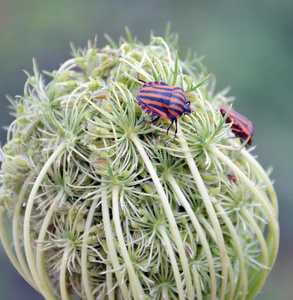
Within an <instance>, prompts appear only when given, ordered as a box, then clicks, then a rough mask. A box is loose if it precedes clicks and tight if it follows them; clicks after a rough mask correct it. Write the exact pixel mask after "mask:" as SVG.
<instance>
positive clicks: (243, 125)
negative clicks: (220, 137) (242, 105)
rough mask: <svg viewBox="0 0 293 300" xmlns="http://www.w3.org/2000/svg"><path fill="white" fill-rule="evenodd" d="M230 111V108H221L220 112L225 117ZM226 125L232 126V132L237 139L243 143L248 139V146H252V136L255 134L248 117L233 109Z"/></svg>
mask: <svg viewBox="0 0 293 300" xmlns="http://www.w3.org/2000/svg"><path fill="white" fill-rule="evenodd" d="M228 111H229V107H226V106H221V107H220V112H221V114H222V116H223V117H224V116H225V115H226V114H227V112H228ZM226 123H233V124H232V127H231V129H232V132H233V133H234V134H235V135H236V137H238V138H240V141H241V142H242V143H243V142H244V141H245V140H246V139H248V138H249V139H248V142H247V144H248V145H251V144H252V136H253V132H254V128H253V124H252V122H251V121H249V120H248V119H247V118H246V117H244V116H243V115H241V114H240V113H238V112H237V111H235V110H233V109H231V110H230V111H229V114H228V116H227V119H226Z"/></svg>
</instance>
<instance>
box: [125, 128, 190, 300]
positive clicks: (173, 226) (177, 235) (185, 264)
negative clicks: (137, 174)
mask: <svg viewBox="0 0 293 300" xmlns="http://www.w3.org/2000/svg"><path fill="white" fill-rule="evenodd" d="M129 138H130V139H131V140H132V141H133V143H134V144H135V146H136V148H137V150H138V152H139V154H140V155H141V157H142V159H143V161H144V164H145V165H146V168H147V169H148V172H149V174H150V176H151V177H152V180H153V183H154V185H155V187H156V189H157V192H158V195H159V196H160V200H161V203H162V205H163V207H164V210H165V213H166V217H167V219H168V222H169V224H170V230H171V232H172V234H173V238H174V242H175V244H176V246H177V250H178V253H179V257H180V260H181V264H182V268H183V272H184V277H185V281H186V288H187V294H188V299H194V287H193V285H192V281H191V278H192V277H191V274H190V269H189V265H188V260H187V257H186V254H185V250H184V246H183V243H182V239H181V236H180V233H179V230H178V227H177V224H176V221H175V218H174V214H173V212H172V209H171V207H170V205H169V202H168V199H167V196H166V194H165V192H164V189H163V186H162V184H161V183H160V179H159V177H158V175H157V172H156V170H155V168H154V167H153V165H152V163H151V161H150V159H149V157H148V156H147V154H146V152H145V150H144V148H143V146H142V144H141V142H140V140H139V138H138V136H137V135H136V134H135V133H134V132H131V133H130V134H129Z"/></svg>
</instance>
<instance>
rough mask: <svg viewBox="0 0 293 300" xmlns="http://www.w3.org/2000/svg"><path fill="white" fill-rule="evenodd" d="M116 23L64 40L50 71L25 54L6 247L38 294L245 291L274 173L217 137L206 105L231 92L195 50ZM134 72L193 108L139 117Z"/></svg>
mask: <svg viewBox="0 0 293 300" xmlns="http://www.w3.org/2000/svg"><path fill="white" fill-rule="evenodd" d="M127 36H128V40H124V39H121V40H120V43H119V45H118V46H117V45H116V44H115V43H114V42H113V41H112V40H111V39H108V42H109V45H108V46H106V47H104V48H97V46H96V42H95V43H93V44H91V43H89V44H88V47H87V48H86V49H75V48H73V49H72V52H73V58H72V59H70V60H68V61H66V62H65V63H64V64H63V65H61V67H60V68H59V70H57V71H53V72H52V73H48V72H47V73H46V74H47V75H49V76H50V77H51V80H50V81H49V83H45V81H44V80H43V79H42V76H41V75H40V74H39V72H38V70H37V67H36V64H35V63H34V74H33V75H29V74H28V80H27V83H26V85H25V89H24V95H23V96H22V97H18V99H17V100H11V103H12V105H13V106H14V110H15V112H16V118H15V120H14V121H13V122H12V124H11V125H10V126H9V129H8V135H7V143H6V145H4V147H3V149H2V150H1V160H2V171H1V182H2V185H1V198H0V204H1V220H0V221H1V222H0V226H1V238H2V243H3V245H4V247H5V249H6V252H7V254H8V255H9V257H10V259H11V261H12V263H13V264H14V266H15V267H16V269H17V270H18V271H19V273H20V274H21V275H22V276H23V277H24V278H25V279H26V280H27V281H28V282H29V283H30V284H31V285H32V286H33V287H34V288H35V289H37V290H38V291H39V292H40V293H41V294H42V295H43V296H44V297H45V298H46V299H56V298H61V299H75V297H80V298H81V299H252V298H254V296H255V295H256V294H257V293H258V292H259V290H260V289H261V287H262V286H263V284H264V282H265V279H266V277H267V275H268V273H269V271H270V269H271V267H272V266H273V263H274V261H275V258H276V255H277V251H278V241H279V229H278V221H277V214H278V212H277V210H278V207H277V199H276V195H275V192H274V189H273V186H272V183H271V181H270V180H269V178H268V175H267V174H266V172H265V171H263V169H262V168H261V167H260V165H259V164H258V163H257V161H256V160H255V159H254V158H253V157H252V156H251V154H250V153H249V152H248V151H247V150H246V149H245V148H244V147H243V146H242V145H241V144H240V143H238V141H237V140H235V139H229V137H230V136H231V130H230V125H228V124H226V123H225V119H224V118H223V117H222V115H221V114H220V113H219V111H218V109H219V107H220V106H221V105H227V104H229V103H230V102H231V99H230V98H227V97H226V95H225V92H219V93H217V94H215V93H214V92H213V88H211V87H210V86H213V81H212V80H211V79H209V81H208V80H207V79H208V74H207V73H206V70H205V68H204V67H203V65H202V63H201V59H200V58H198V57H197V56H195V55H194V56H191V55H188V57H187V58H186V59H185V60H181V59H179V57H178V54H177V51H176V47H177V46H176V41H177V38H176V36H174V35H172V34H170V32H169V31H167V33H166V38H165V39H163V38H160V37H156V38H152V39H151V42H150V43H149V44H148V45H142V44H141V43H137V42H136V40H135V39H133V38H132V37H131V35H130V33H129V31H128V30H127ZM137 74H139V77H140V78H141V79H143V80H145V81H147V82H148V81H156V80H158V81H164V82H166V83H168V84H170V85H175V86H179V87H182V88H183V89H184V90H185V91H186V97H187V100H190V101H191V108H192V110H193V112H192V114H191V115H190V117H191V119H192V120H191V119H190V118H189V117H188V116H183V117H182V118H180V119H179V120H178V122H179V124H178V134H177V137H176V138H175V139H173V137H174V131H172V130H170V131H169V135H166V129H167V127H168V126H169V124H170V121H169V120H167V119H163V118H161V119H160V120H159V121H158V122H157V123H156V124H152V125H150V124H148V123H141V121H142V120H143V119H148V120H149V118H150V117H149V116H147V115H146V114H145V113H144V112H143V111H142V110H141V108H140V107H139V106H138V104H137V101H136V93H137V91H138V89H139V87H140V85H141V83H140V82H139V81H138V79H137ZM140 123H141V124H140ZM139 124H140V125H139ZM194 125H195V126H196V128H195V127H194ZM230 175H233V176H230ZM231 178H232V179H231ZM5 216H8V217H9V219H10V220H11V225H12V236H11V237H8V236H7V233H6V230H5V228H4V221H5ZM11 241H12V242H13V243H12V245H13V246H10V242H11Z"/></svg>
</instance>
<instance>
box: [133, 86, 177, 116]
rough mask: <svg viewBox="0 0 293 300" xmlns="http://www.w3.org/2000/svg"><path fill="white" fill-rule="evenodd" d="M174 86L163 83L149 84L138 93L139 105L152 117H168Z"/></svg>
mask: <svg viewBox="0 0 293 300" xmlns="http://www.w3.org/2000/svg"><path fill="white" fill-rule="evenodd" d="M172 92H173V86H171V85H168V84H166V83H164V82H161V81H153V82H147V83H145V84H144V85H143V86H142V87H140V89H139V91H138V93H137V102H138V105H139V106H140V107H141V108H142V110H144V111H145V112H146V113H148V114H149V115H150V116H156V117H163V118H167V119H170V118H169V117H168V109H169V106H170V100H171V97H172Z"/></svg>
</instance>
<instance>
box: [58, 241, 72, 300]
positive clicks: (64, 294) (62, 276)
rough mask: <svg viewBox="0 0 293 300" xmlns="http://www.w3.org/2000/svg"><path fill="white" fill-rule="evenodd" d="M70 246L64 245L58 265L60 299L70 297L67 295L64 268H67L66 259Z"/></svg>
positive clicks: (67, 299)
mask: <svg viewBox="0 0 293 300" xmlns="http://www.w3.org/2000/svg"><path fill="white" fill-rule="evenodd" d="M69 247H70V246H68V247H66V249H65V250H64V253H63V256H62V259H61V266H60V274H59V285H60V293H61V299H62V300H70V297H69V295H68V291H67V280H66V270H67V261H68V255H67V252H68V248H69Z"/></svg>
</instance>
